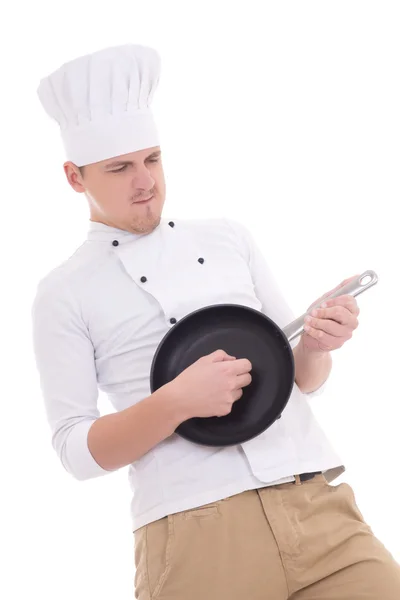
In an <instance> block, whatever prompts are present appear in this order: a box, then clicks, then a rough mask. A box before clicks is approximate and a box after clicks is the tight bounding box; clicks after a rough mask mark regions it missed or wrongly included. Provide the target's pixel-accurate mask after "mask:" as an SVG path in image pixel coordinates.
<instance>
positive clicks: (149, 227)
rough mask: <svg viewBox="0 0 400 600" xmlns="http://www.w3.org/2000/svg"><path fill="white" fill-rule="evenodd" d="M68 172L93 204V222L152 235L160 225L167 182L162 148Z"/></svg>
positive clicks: (69, 166)
mask: <svg viewBox="0 0 400 600" xmlns="http://www.w3.org/2000/svg"><path fill="white" fill-rule="evenodd" d="M64 171H65V174H66V176H67V179H68V182H69V183H70V185H71V186H72V188H73V189H74V190H75V191H76V192H79V193H84V194H85V195H86V197H87V199H88V201H89V207H90V219H91V220H92V221H97V222H99V223H105V224H106V225H110V226H111V227H117V228H118V229H124V230H126V231H130V232H131V233H150V232H151V231H153V230H154V229H155V228H156V227H157V226H158V225H159V223H160V220H161V214H162V209H163V206H164V202H165V179H164V171H163V167H162V163H161V150H160V148H159V147H158V146H157V147H154V148H147V149H146V150H139V151H137V152H132V153H130V154H124V155H123V156H118V157H115V158H112V159H109V160H104V161H101V162H98V163H93V164H91V165H86V166H85V167H84V169H83V172H82V173H81V172H80V169H78V167H76V165H74V164H73V163H71V162H67V163H65V164H64Z"/></svg>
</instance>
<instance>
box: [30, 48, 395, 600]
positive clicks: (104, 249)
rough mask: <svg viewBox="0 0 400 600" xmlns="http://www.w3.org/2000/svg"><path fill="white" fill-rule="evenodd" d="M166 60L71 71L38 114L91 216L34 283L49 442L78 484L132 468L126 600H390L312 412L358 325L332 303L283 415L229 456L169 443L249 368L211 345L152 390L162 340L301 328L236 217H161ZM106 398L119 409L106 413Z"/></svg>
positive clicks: (312, 330)
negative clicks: (198, 322) (247, 311)
mask: <svg viewBox="0 0 400 600" xmlns="http://www.w3.org/2000/svg"><path fill="white" fill-rule="evenodd" d="M159 73H160V61H159V57H158V54H157V53H156V52H155V51H154V50H152V49H151V48H146V47H142V46H135V45H132V46H122V47H117V48H109V49H106V50H103V51H100V52H96V53H94V54H92V55H90V56H85V57H81V58H78V59H76V60H74V61H72V62H70V63H67V64H65V65H63V66H62V67H61V68H60V69H59V70H57V71H56V72H55V73H52V74H51V75H50V76H49V77H47V78H45V79H43V80H42V82H41V84H40V87H39V96H40V99H41V102H42V104H43V106H44V108H45V109H46V111H47V112H48V114H49V115H50V116H51V117H53V118H54V119H56V120H57V122H58V123H59V125H60V127H61V133H62V138H63V141H64V145H65V149H66V153H67V159H68V160H67V162H66V163H65V165H64V169H65V173H66V176H67V179H68V182H69V183H70V185H71V186H72V188H73V189H74V190H75V191H76V192H78V193H84V194H85V195H86V197H87V199H88V202H89V208H90V223H89V231H88V236H87V240H86V241H85V242H84V243H83V244H82V246H81V247H80V248H79V249H78V250H77V251H76V252H75V253H74V254H73V256H71V257H70V258H69V259H68V260H67V261H65V262H64V263H63V264H62V265H60V266H58V267H57V268H56V269H54V270H53V271H52V272H50V273H49V274H48V275H47V276H46V277H44V278H43V280H42V281H41V282H40V283H39V285H38V290H37V294H36V298H35V301H34V305H33V310H32V315H33V338H34V349H35V356H36V361H37V365H38V370H39V373H40V379H41V386H42V390H43V397H44V401H45V405H46V410H47V415H48V419H49V423H50V427H51V430H52V436H53V437H52V440H53V446H54V449H55V450H56V452H57V454H58V456H59V457H60V460H61V462H62V464H63V466H64V468H65V469H66V470H67V471H68V472H69V473H70V474H71V475H72V476H74V477H75V478H77V479H79V480H85V479H89V478H92V477H97V476H102V475H105V474H107V473H109V472H110V471H114V470H116V469H120V468H122V467H125V466H129V480H130V483H131V485H132V488H133V490H134V496H133V500H132V520H133V530H134V532H135V544H136V551H135V557H136V585H135V589H136V598H138V599H139V600H149V599H150V598H151V599H154V598H157V599H164V600H167V599H168V600H200V599H201V600H204V599H207V600H223V599H225V598H226V599H229V600H239V599H240V600H242V599H243V598H248V599H249V600H283V599H288V598H292V599H295V600H316V599H317V598H318V600H321V599H322V598H327V599H328V598H329V599H331V600H333V599H335V600H344V599H346V600H358V599H359V600H361V599H363V600H367V599H371V600H372V599H374V600H377V599H378V598H379V599H380V600H394V599H396V600H397V599H398V598H399V597H400V569H399V566H398V565H397V564H396V562H395V561H394V559H393V557H392V556H391V554H390V553H389V552H388V551H387V550H386V549H385V547H384V546H383V545H382V544H381V543H380V542H379V541H378V540H377V539H376V538H375V536H374V534H373V532H372V530H371V528H370V527H369V526H368V525H367V524H366V523H365V521H364V519H363V517H362V515H361V514H360V511H359V510H358V507H357V505H356V502H355V498H354V494H353V491H352V488H351V487H350V486H349V485H348V484H346V483H341V484H340V485H332V484H331V482H332V481H333V480H334V479H335V478H337V477H338V476H339V475H340V474H341V473H343V471H344V466H343V465H342V462H341V459H340V458H339V457H338V456H337V454H336V453H335V451H334V450H333V448H332V447H331V446H330V443H329V441H328V440H327V438H326V437H325V435H324V433H323V431H322V430H321V429H320V427H319V425H318V423H317V422H316V420H315V418H314V416H313V414H312V411H311V409H310V407H309V403H308V397H309V396H310V394H312V393H320V391H321V390H322V388H323V384H324V382H325V381H326V379H327V377H328V376H329V373H330V370H331V356H330V352H331V351H333V350H335V349H337V348H340V347H341V346H342V345H343V344H344V343H345V342H346V341H347V340H348V339H350V338H351V336H352V333H353V331H354V330H355V328H356V327H357V324H358V321H357V316H358V313H359V309H358V307H357V303H356V301H355V300H354V299H353V298H351V297H348V296H341V297H338V298H336V299H334V300H329V301H327V302H326V307H324V308H321V309H320V310H318V311H317V312H316V313H315V314H313V315H312V316H311V318H310V320H309V321H308V323H307V325H306V331H305V332H304V334H303V335H302V337H301V339H300V342H299V343H298V344H297V345H296V347H295V348H294V355H295V367H296V384H295V386H294V389H293V393H292V395H291V397H290V400H289V402H288V405H287V407H286V408H285V410H284V411H283V413H282V417H281V419H279V420H278V421H276V422H275V423H274V424H273V425H272V426H271V427H270V428H269V429H267V431H265V432H264V433H262V434H261V435H259V436H258V437H256V438H255V439H253V440H250V441H248V442H246V443H244V444H241V445H238V446H234V447H223V448H209V447H203V446H198V445H196V444H193V443H191V442H189V441H186V440H184V439H183V438H181V437H179V436H178V435H177V434H176V433H175V430H176V428H177V426H178V425H179V424H180V423H182V422H183V421H185V420H186V419H189V418H191V417H209V416H222V415H226V414H228V413H229V412H230V411H231V409H232V405H233V403H234V402H236V401H238V400H239V399H240V397H241V396H242V393H243V392H242V390H243V388H244V387H246V386H247V385H249V384H250V382H251V364H250V363H249V361H248V360H246V359H235V358H234V357H232V356H229V355H227V354H226V353H225V352H224V349H223V348H222V349H220V350H218V351H216V352H214V353H213V354H211V355H209V356H205V357H204V358H202V359H200V360H199V361H197V362H196V363H195V364H193V365H191V366H190V367H189V368H188V369H186V370H185V371H184V372H183V373H181V374H180V375H179V376H178V377H177V378H176V379H175V380H174V381H172V382H170V383H169V384H167V385H165V386H163V387H162V388H160V389H159V390H158V391H156V392H155V393H153V394H151V393H150V387H149V371H150V365H151V361H152V358H153V356H154V353H155V351H156V348H157V346H158V344H159V343H160V341H161V339H162V338H163V336H164V335H165V333H166V332H167V331H168V330H169V329H170V328H171V327H173V326H174V324H175V323H176V322H177V321H178V320H179V319H181V318H182V317H184V316H185V315H187V314H188V313H190V312H192V311H193V310H196V309H198V308H201V307H203V306H206V305H210V304H218V303H225V302H230V303H237V304H242V305H246V306H249V307H251V308H254V309H257V310H260V311H262V312H264V313H265V314H267V315H268V316H269V317H271V318H272V319H273V320H274V321H275V322H276V323H277V324H278V325H279V326H280V327H283V326H285V325H286V324H287V323H289V322H290V321H291V320H292V319H293V315H292V313H291V311H290V310H289V308H288V306H287V304H286V302H285V299H284V298H283V297H282V295H281V293H280V291H279V289H278V288H277V286H276V283H275V281H274V278H273V276H272V274H271V272H270V270H269V268H268V266H267V264H266V262H265V260H264V258H263V256H262V255H261V253H260V251H259V250H258V249H257V247H256V245H255V244H254V242H253V240H252V237H251V235H250V234H249V232H248V231H247V230H246V229H245V228H244V227H243V226H242V225H240V224H238V223H236V222H233V221H231V220H228V219H208V220H197V221H194V220H193V221H190V220H188V221H180V220H177V221H170V222H167V220H165V219H163V218H162V212H163V205H164V200H165V193H166V192H165V181H164V174H163V168H162V161H161V150H160V142H159V137H158V133H157V129H156V126H155V124H154V120H153V116H152V112H151V101H152V98H153V96H154V92H155V89H156V87H157V83H158V80H159ZM98 389H100V390H102V391H104V392H105V393H107V394H108V397H109V398H110V401H111V402H112V404H113V406H114V407H115V409H116V412H115V413H113V414H110V415H104V416H100V415H99V411H98V409H97V397H98Z"/></svg>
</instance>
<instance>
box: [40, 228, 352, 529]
mask: <svg viewBox="0 0 400 600" xmlns="http://www.w3.org/2000/svg"><path fill="white" fill-rule="evenodd" d="M199 258H202V259H203V261H199ZM223 303H233V304H241V305H244V306H248V307H251V308H253V309H256V310H260V311H262V312H263V313H265V314H266V315H268V316H269V317H270V318H272V319H273V320H274V321H275V322H276V323H277V324H278V325H279V326H280V327H284V326H285V325H287V324H288V323H289V322H291V321H292V320H293V319H294V315H293V314H292V311H291V310H290V309H289V307H288V305H287V303H286V301H285V299H284V298H283V297H282V295H281V293H280V291H279V289H278V287H277V285H276V283H275V281H274V278H273V276H272V274H271V272H270V270H269V268H268V265H267V263H266V261H265V260H264V258H263V256H262V254H261V253H260V251H259V250H258V248H257V246H256V244H255V243H254V241H253V239H252V237H251V235H250V233H249V232H248V230H247V229H246V228H245V227H243V226H242V225H240V224H239V223H237V222H236V221H232V220H230V219H201V220H176V221H174V222H171V221H170V222H168V221H167V220H166V219H162V221H161V223H160V225H159V226H158V227H157V228H156V229H155V230H154V231H153V232H152V233H151V234H148V235H134V234H131V233H129V232H127V231H123V230H120V229H116V228H113V227H109V226H107V225H104V224H102V223H95V222H92V221H90V222H89V231H88V235H87V239H86V240H85V241H84V243H83V244H82V245H81V246H80V247H79V248H78V250H77V251H76V252H75V253H74V254H73V255H72V256H71V257H70V258H69V259H68V260H66V261H65V262H64V263H62V264H61V265H59V266H58V267H56V268H55V269H53V270H52V271H51V272H50V273H48V274H47V275H46V276H45V277H44V278H43V279H42V280H41V281H40V282H39V284H38V288H37V292H36V296H35V299H34V302H33V306H32V319H33V321H32V322H33V342H34V353H35V359H36V364H37V368H38V372H39V375H40V385H41V390H42V394H43V398H44V402H45V407H46V413H47V417H48V421H49V425H50V428H51V432H52V444H53V447H54V449H55V451H56V452H57V454H58V456H59V458H60V460H61V463H62V464H63V466H64V468H65V469H66V470H67V471H68V472H69V473H70V474H71V475H72V476H74V477H75V478H76V479H78V480H85V479H89V478H93V477H97V476H101V475H105V474H107V473H109V472H110V471H107V470H104V469H103V468H102V467H101V466H100V465H99V464H97V462H96V461H95V460H94V458H93V456H92V455H91V453H90V451H89V448H88V444H87V436H88V431H89V429H90V427H91V426H92V424H93V422H94V421H95V420H96V419H97V418H98V417H99V416H100V414H99V410H98V407H97V399H98V393H99V391H98V390H99V389H100V390H101V391H103V392H105V394H107V396H108V398H109V399H110V401H111V403H112V405H113V407H114V408H115V410H117V411H120V410H123V409H125V408H128V407H129V406H132V405H133V404H136V403H137V402H140V401H141V400H143V399H144V398H146V397H147V396H149V395H150V393H151V392H150V377H149V375H150V367H151V362H152V359H153V356H154V354H155V351H156V349H157V346H158V344H159V343H160V341H161V340H162V338H163V336H164V335H165V334H166V332H167V331H168V330H169V329H170V328H171V327H173V323H174V322H175V321H174V320H175V319H176V320H177V321H179V319H182V318H183V317H184V316H185V315H187V314H188V313H190V312H192V311H194V310H196V309H199V308H201V307H204V306H208V305H211V304H223ZM171 320H172V322H171ZM294 345H295V344H292V346H294ZM344 470H345V467H344V466H343V465H342V461H341V459H340V458H339V456H338V455H337V454H336V452H335V451H334V449H333V448H332V447H331V444H330V442H329V440H328V439H327V437H326V435H325V434H324V432H323V431H322V429H321V427H320V426H319V424H318V422H317V420H316V418H315V417H314V415H313V413H312V410H311V408H310V405H309V394H303V393H301V392H300V390H299V388H298V386H297V385H296V384H295V385H294V388H293V392H292V394H291V397H290V400H289V402H288V404H287V406H286V408H285V410H284V411H283V413H282V417H281V419H279V420H277V421H276V422H275V423H274V424H273V425H272V426H271V427H270V428H269V429H267V430H266V431H265V432H264V433H262V434H261V435H259V436H258V437H256V438H254V439H252V440H250V441H248V442H246V443H243V444H240V445H237V446H233V447H223V448H214V447H212V448H211V447H206V446H200V445H197V444H194V443H192V442H189V441H187V440H184V439H183V438H181V437H179V436H178V435H177V434H175V433H174V434H173V435H172V436H170V437H168V438H167V439H165V440H164V441H162V442H161V443H159V444H158V445H156V446H155V447H154V448H153V449H152V450H150V451H149V452H147V454H145V455H144V456H143V457H142V458H141V459H139V460H137V461H135V462H134V463H133V464H131V465H129V467H128V477H129V482H130V485H131V488H132V491H133V497H132V502H131V515H132V523H133V529H134V530H136V529H138V528H140V527H142V526H143V525H145V524H147V523H149V522H151V521H155V520H157V519H160V518H162V517H164V516H166V515H168V514H172V513H175V512H179V511H182V510H188V509H190V508H194V507H197V506H201V505H203V504H207V503H209V502H214V501H217V500H220V499H222V498H226V497H228V496H231V495H234V494H238V493H240V492H243V491H245V490H249V489H255V488H260V487H264V486H268V485H273V484H276V483H284V482H287V481H293V480H294V476H293V475H294V474H297V473H304V472H312V471H322V472H323V473H324V474H325V477H326V478H327V480H328V481H332V480H333V479H334V478H336V477H338V476H339V475H340V474H341V473H343V471H344Z"/></svg>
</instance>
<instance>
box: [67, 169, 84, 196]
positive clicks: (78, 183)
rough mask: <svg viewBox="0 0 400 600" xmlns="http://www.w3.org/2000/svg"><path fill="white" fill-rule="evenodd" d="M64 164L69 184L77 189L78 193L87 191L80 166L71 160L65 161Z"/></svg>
mask: <svg viewBox="0 0 400 600" xmlns="http://www.w3.org/2000/svg"><path fill="white" fill-rule="evenodd" d="M63 166H64V173H65V176H66V178H67V180H68V183H69V185H70V186H71V187H72V189H73V190H75V192H78V194H83V193H84V192H85V191H86V188H85V186H84V183H83V177H82V175H81V173H80V171H79V167H77V166H76V165H74V163H72V162H70V161H68V162H66V163H64V165H63Z"/></svg>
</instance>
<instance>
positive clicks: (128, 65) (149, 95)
mask: <svg viewBox="0 0 400 600" xmlns="http://www.w3.org/2000/svg"><path fill="white" fill-rule="evenodd" d="M159 77H160V57H159V55H158V53H157V52H156V51H155V50H153V49H152V48H147V47H145V46H139V45H134V44H130V45H125V46H117V47H114V48H106V49H104V50H100V51H98V52H95V53H93V54H89V55H86V56H82V57H80V58H77V59H75V60H72V61H71V62H68V63H66V64H64V65H62V66H61V67H60V68H59V69H58V70H57V71H55V72H54V73H52V74H50V75H49V76H48V77H46V78H44V79H42V80H41V82H40V85H39V87H38V90H37V93H38V96H39V99H40V101H41V103H42V105H43V107H44V109H45V111H46V112H47V114H48V115H49V116H50V117H52V118H53V119H55V121H57V123H58V124H59V126H60V128H61V136H62V140H63V143H64V147H65V151H66V154H67V160H70V161H72V162H73V163H74V164H76V165H77V166H78V167H81V166H83V165H87V164H91V163H94V162H99V161H101V160H107V159H108V158H114V157H116V156H120V155H122V154H128V153H130V152H135V151H137V150H143V149H145V148H152V147H153V146H158V145H159V138H158V133H157V130H156V126H155V123H154V120H153V116H152V112H151V109H150V105H151V102H152V100H153V96H154V93H155V90H156V88H157V86H158V82H159Z"/></svg>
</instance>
